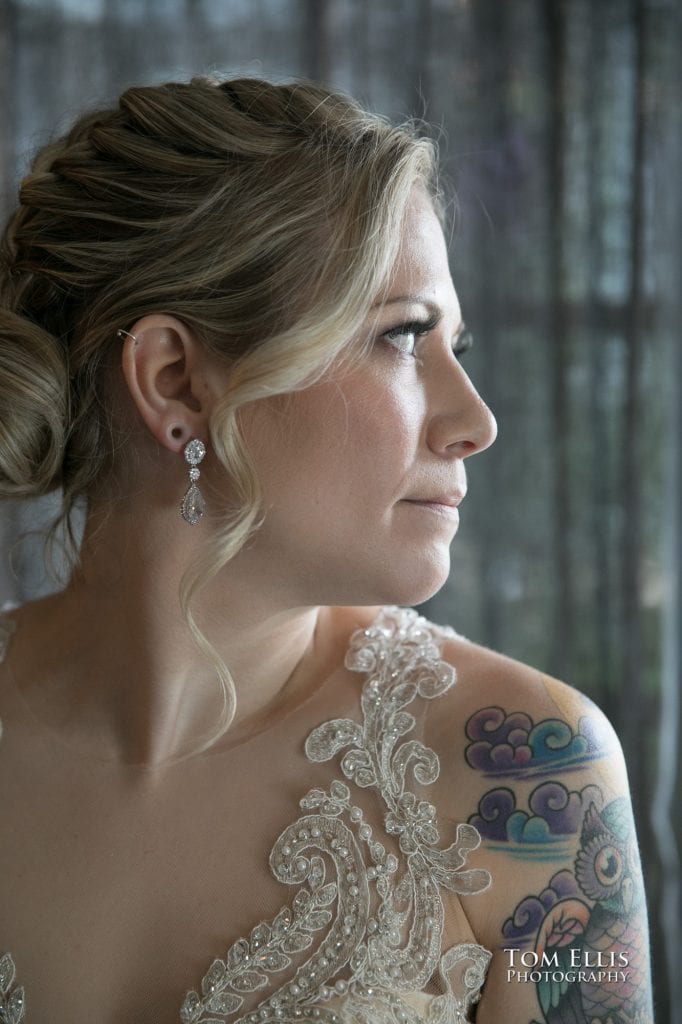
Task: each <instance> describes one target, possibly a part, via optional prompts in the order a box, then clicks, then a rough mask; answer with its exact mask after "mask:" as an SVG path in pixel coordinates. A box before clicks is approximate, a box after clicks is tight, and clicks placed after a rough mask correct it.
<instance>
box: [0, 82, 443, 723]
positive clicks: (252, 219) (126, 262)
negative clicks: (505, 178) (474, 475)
mask: <svg viewBox="0 0 682 1024" xmlns="http://www.w3.org/2000/svg"><path fill="white" fill-rule="evenodd" d="M435 166H436V163H435V150H434V146H433V143H432V142H431V141H430V140H429V139H427V138H424V137H420V136H419V135H418V133H417V131H416V129H415V127H414V126H413V125H412V124H407V125H401V126H398V127H395V126H393V125H391V124H390V123H389V122H387V121H386V120H385V119H383V118H381V117H378V116H376V115H374V114H369V113H367V112H366V111H364V110H362V109H361V108H360V107H359V106H358V105H357V104H356V103H355V102H354V101H353V100H351V99H349V98H347V97H345V96H342V95H340V94H337V93H334V92H330V91H329V90H327V89H325V88H322V87H320V86H317V85H314V84H311V83H308V82H294V83H289V84H272V83H269V82H266V81H263V80H260V79H255V78H241V79H230V80H225V81H219V80H216V79H207V78H195V79H193V80H192V81H191V82H185V83H168V84H165V85H159V86H150V87H143V88H132V89H128V90H127V91H126V92H125V93H123V95H122V96H121V98H120V100H119V102H118V106H117V107H116V108H113V109H109V110H103V111H98V112H95V113H90V114H87V115H86V116H84V117H82V118H81V119H80V120H79V121H78V122H77V123H76V124H75V125H74V127H73V128H72V129H71V130H70V131H69V132H68V133H67V134H66V135H65V136H64V137H63V138H61V139H59V140H57V141H56V142H54V143H52V144H50V145H48V146H46V147H45V148H44V149H42V150H41V151H40V152H39V153H38V155H37V157H36V158H35V161H34V163H33V167H32V170H31V173H30V174H29V175H28V176H27V177H26V178H25V180H24V181H23V183H22V186H21V190H20V207H19V209H18V210H17V212H16V213H15V215H14V216H13V218H12V219H11V220H10V222H9V224H8V226H7V228H6V231H5V234H4V237H3V240H2V246H1V248H0V338H1V339H2V341H1V345H0V497H15V496H29V495H38V494H44V493H46V492H49V491H52V490H54V489H56V488H58V487H61V489H62V495H63V504H62V511H61V513H60V516H59V518H58V520H57V522H56V523H55V527H54V528H56V527H57V526H59V525H62V526H65V527H66V530H67V536H70V538H71V543H72V560H73V564H74V567H75V568H76V567H77V565H78V556H77V551H76V546H75V540H74V536H73V531H72V527H71V522H72V519H71V517H72V512H73V510H74V507H75V503H76V502H77V500H78V499H79V498H83V497H84V498H92V497H93V496H94V495H96V494H97V492H98V490H99V489H100V488H101V487H102V486H103V485H104V483H105V482H106V481H107V479H109V478H110V476H111V474H112V470H113V469H114V464H115V453H116V450H117V448H118V447H120V445H117V444H116V443H115V439H116V436H117V434H116V429H117V428H116V422H115V418H114V416H113V410H112V403H111V401H109V400H108V399H107V379H108V377H110V376H111V359H112V358H113V357H114V356H115V349H116V346H117V345H119V344H120V342H117V339H116V332H117V329H119V328H129V327H130V326H131V325H132V324H134V323H135V321H136V320H137V319H138V318H140V317H142V316H144V315H145V314H148V313H154V312H165V313H168V314H172V315H175V316H177V317H178V318H179V319H181V320H182V321H183V322H184V323H186V324H187V325H188V326H189V327H191V328H192V329H193V330H194V332H195V333H196V334H197V336H198V337H199V338H200V339H201V340H202V341H203V343H204V344H205V345H206V346H207V347H208V348H209V349H210V350H211V351H212V352H214V353H216V354H217V355H219V356H221V357H223V358H224V359H225V360H227V361H229V363H230V365H231V372H230V382H229V387H228V390H227V391H226V393H225V396H224V398H223V399H222V400H221V402H220V403H219V405H218V407H217V408H216V409H215V411H214V414H213V416H212V418H211V422H210V424H209V433H210V443H211V444H212V445H213V448H214V450H215V453H216V455H217V457H218V459H220V461H221V462H222V464H223V465H224V466H225V468H226V470H227V472H228V473H229V477H230V481H231V485H232V488H233V491H234V495H235V507H234V510H233V511H232V512H231V513H230V514H229V515H228V516H227V518H226V519H225V521H224V522H221V523H220V524H219V526H218V528H217V529H216V530H215V532H214V534H213V536H211V537H210V539H209V540H208V541H207V544H206V548H205V551H204V553H203V555H202V557H201V558H200V560H199V562H198V564H197V565H195V566H194V567H192V569H191V570H189V571H188V572H187V573H186V574H185V576H184V577H183V580H182V583H181V591H180V598H181V603H182V606H183V609H184V611H185V615H186V617H187V621H188V624H189V626H190V628H191V630H192V633H193V635H194V637H195V639H196V641H197V643H198V644H199V646H200V648H201V649H202V650H203V651H204V652H205V653H206V654H207V655H208V656H209V657H210V658H212V659H213V660H214V661H215V663H216V667H217V670H218V674H219V677H220V678H221V679H222V680H223V684H224V695H225V708H224V713H223V716H222V718H221V725H220V730H219V731H218V733H217V735H219V734H220V733H221V732H222V731H224V729H225V728H227V726H228V725H229V722H230V721H231V719H232V717H233V715H234V687H233V684H232V681H231V679H230V676H229V672H228V671H227V669H226V667H225V666H224V664H223V663H222V662H221V661H220V659H219V658H218V656H217V652H216V651H215V650H214V648H213V647H212V645H211V644H210V643H209V642H208V640H207V639H206V638H205V637H204V635H203V634H202V633H201V631H200V630H199V628H198V627H197V625H196V623H195V622H194V619H193V616H192V613H191V610H190V607H189V605H190V600H191V598H192V596H193V594H194V593H196V591H197V590H198V589H199V587H201V586H203V585H204V584H205V583H206V582H208V580H209V579H210V578H211V577H212V576H214V575H215V574H216V573H217V572H218V571H219V570H220V569H221V568H222V567H223V566H224V565H225V564H226V563H227V562H228V561H229V560H230V559H231V558H232V557H234V555H235V554H236V553H237V552H238V551H239V550H240V548H241V547H242V546H243V545H244V543H245V542H246V540H247V539H248V537H249V536H250V535H251V534H252V533H253V531H254V530H255V529H257V527H258V523H259V518H260V516H261V509H260V492H259V486H258V481H257V479H256V477H255V475H254V473H253V471H252V468H251V466H250V463H249V458H248V454H247V452H246V451H245V448H244V444H243V441H242V438H241V435H240V430H239V422H238V413H239V410H240V408H241V407H243V406H244V405H245V404H246V403H249V402H253V401H254V400H257V399H260V398H264V397H271V396H274V395H283V394H288V393H291V392H293V391H296V390H298V389H301V388H304V387H306V386H308V385H309V384H311V383H313V382H314V381H316V380H318V379H319V378H320V377H321V376H322V375H323V374H324V373H325V372H326V371H327V370H328V369H329V367H330V365H331V364H332V363H333V362H334V360H336V359H337V357H338V356H339V355H340V354H341V353H342V352H343V351H344V349H345V348H347V346H348V341H349V339H350V338H351V337H353V336H354V335H355V334H356V333H357V331H358V329H359V327H360V325H361V324H362V322H363V320H364V319H365V318H366V317H367V315H368V312H369V307H370V306H371V304H372V302H373V301H374V300H375V299H376V296H377V294H378V292H379V290H380V288H381V286H382V284H383V283H384V282H385V281H386V279H387V276H388V273H389V271H390V267H391V265H392V262H393V261H394V259H395V254H396V249H397V242H398V238H399V228H400V222H401V220H402V217H403V214H404V210H405V207H406V204H407V201H408V198H409V195H410V192H411V190H412V188H413V187H414V186H415V184H421V185H422V186H423V187H425V188H426V189H427V191H428V192H429V193H430V194H431V196H432V198H433V199H434V202H437V192H436V182H435ZM116 458H119V456H118V455H116Z"/></svg>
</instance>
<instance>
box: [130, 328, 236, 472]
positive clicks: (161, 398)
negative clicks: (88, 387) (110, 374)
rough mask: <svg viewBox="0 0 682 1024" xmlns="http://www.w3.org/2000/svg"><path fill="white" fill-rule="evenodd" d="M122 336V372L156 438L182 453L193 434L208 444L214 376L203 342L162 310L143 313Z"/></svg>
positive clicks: (172, 449)
mask: <svg viewBox="0 0 682 1024" xmlns="http://www.w3.org/2000/svg"><path fill="white" fill-rule="evenodd" d="M124 339H125V340H124V341H123V346H122V347H123V351H122V356H121V366H122V369H123V375H124V377H125V380H126V384H127V385H128V390H129V392H130V396H131V398H132V400H133V402H134V404H135V406H136V408H137V410H138V412H139V413H140V416H141V417H142V419H143V420H144V422H145V423H146V424H147V426H148V428H149V430H150V431H151V432H152V434H153V435H154V437H155V438H156V439H157V441H159V443H160V444H162V445H164V447H166V448H168V449H169V450H170V451H172V452H180V451H181V450H182V449H183V447H184V446H185V444H187V442H188V441H189V440H190V438H192V437H196V438H199V440H202V441H204V443H206V440H207V438H208V416H209V412H210V410H211V408H212V405H213V402H214V401H215V397H216V394H215V392H216V386H215V385H216V379H215V359H213V360H211V359H210V354H209V352H208V351H207V349H206V347H205V345H203V344H202V343H201V342H200V341H199V340H198V339H197V337H196V335H195V334H194V333H193V332H192V331H191V330H190V328H189V327H187V325H186V324H184V323H183V322H182V321H181V320H178V319H177V318H176V317H174V316H170V315H168V314H166V313H155V314H152V315H149V316H144V317H142V318H141V319H140V320H138V321H137V322H136V323H135V324H134V325H133V326H132V327H131V328H130V333H126V335H125V336H124ZM209 364H210V365H209ZM210 370H211V372H209V371H210Z"/></svg>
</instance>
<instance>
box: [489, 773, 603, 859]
mask: <svg viewBox="0 0 682 1024" xmlns="http://www.w3.org/2000/svg"><path fill="white" fill-rule="evenodd" d="M603 803H604V800H603V797H602V794H601V790H600V789H599V787H598V786H585V787H584V788H583V789H581V790H568V789H566V787H565V786H563V785H562V784H561V783H560V782H541V783H540V785H539V786H536V787H535V789H534V790H533V791H532V792H531V794H530V796H529V797H528V811H525V810H523V809H522V808H521V807H519V806H517V797H516V794H515V793H514V791H513V790H511V789H507V788H506V787H500V788H498V789H491V790H489V791H488V792H487V793H486V794H485V795H484V796H482V797H481V800H480V802H479V805H478V814H472V815H471V817H470V818H469V824H470V825H475V826H476V828H477V829H478V831H479V833H480V835H481V838H482V839H483V840H485V841H487V842H488V843H506V844H508V846H507V852H509V853H511V855H512V856H514V857H518V858H520V859H524V860H527V859H532V860H561V859H564V858H565V857H566V855H567V853H568V849H569V845H568V840H569V837H571V836H575V835H577V834H578V832H579V831H580V825H581V822H582V820H583V818H584V816H585V812H586V811H587V809H588V808H589V806H590V804H594V805H595V807H597V808H599V807H601V806H602V805H603Z"/></svg>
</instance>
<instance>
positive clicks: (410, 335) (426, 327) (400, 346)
mask: <svg viewBox="0 0 682 1024" xmlns="http://www.w3.org/2000/svg"><path fill="white" fill-rule="evenodd" d="M437 322H438V321H437V320H436V318H434V317H431V318H430V319H429V320H409V321H408V322H407V323H404V324H398V326H397V327H392V328H391V330H390V331H385V333H384V334H382V338H384V340H385V341H387V342H388V343H389V345H392V346H393V348H396V349H397V350H398V351H399V352H402V353H403V354H404V355H407V356H413V355H414V350H415V346H416V344H417V338H421V337H422V335H424V334H428V333H429V331H431V330H433V328H434V327H435V326H436V323H437Z"/></svg>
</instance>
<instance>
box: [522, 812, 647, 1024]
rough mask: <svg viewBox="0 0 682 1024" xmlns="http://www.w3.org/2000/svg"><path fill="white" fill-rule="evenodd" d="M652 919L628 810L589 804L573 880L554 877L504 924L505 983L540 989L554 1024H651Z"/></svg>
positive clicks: (544, 1008) (543, 1007)
mask: <svg viewBox="0 0 682 1024" xmlns="http://www.w3.org/2000/svg"><path fill="white" fill-rule="evenodd" d="M645 920H646V916H645V913H644V888H643V885H642V875H641V868H640V863H639V853H638V850H637V845H636V842H635V838H634V833H633V829H632V816H631V813H630V808H629V803H628V801H627V800H626V799H625V798H624V797H619V798H618V799H616V800H613V801H611V803H609V804H607V806H606V807H605V808H604V809H603V810H601V811H599V810H598V809H597V806H596V805H595V804H594V803H590V805H589V807H588V808H587V810H586V812H585V815H584V819H583V823H582V831H581V836H580V850H579V851H578V855H577V857H576V859H575V866H574V873H572V872H570V871H559V872H557V873H556V874H555V875H554V876H553V877H552V878H551V880H550V883H549V886H548V887H547V888H546V889H544V890H543V891H542V892H541V893H540V894H539V895H538V896H528V897H526V898H525V899H523V900H522V901H521V902H520V903H519V904H518V905H517V906H516V908H515V910H514V913H513V915H512V916H511V917H510V918H508V920H507V921H505V923H504V926H503V929H502V934H503V937H504V950H505V953H506V955H507V957H508V970H507V980H508V981H510V982H514V981H518V982H528V981H530V982H533V983H534V984H535V986H536V991H537V996H538V1002H539V1004H540V1008H541V1010H542V1013H543V1019H544V1021H546V1022H547V1024H605V1022H609V1024H647V1022H649V1021H651V1019H652V1018H651V1004H650V979H649V973H648V950H647V935H646V925H645Z"/></svg>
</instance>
